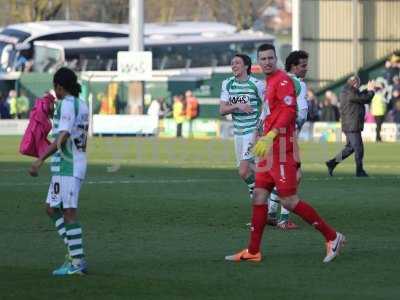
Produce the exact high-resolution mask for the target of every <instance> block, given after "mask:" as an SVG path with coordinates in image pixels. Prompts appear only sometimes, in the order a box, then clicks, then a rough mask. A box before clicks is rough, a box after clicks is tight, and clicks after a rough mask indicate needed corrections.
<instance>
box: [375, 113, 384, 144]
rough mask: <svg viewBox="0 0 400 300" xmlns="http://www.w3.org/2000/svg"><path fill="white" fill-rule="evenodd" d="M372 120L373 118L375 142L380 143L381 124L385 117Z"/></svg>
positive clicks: (376, 117)
mask: <svg viewBox="0 0 400 300" xmlns="http://www.w3.org/2000/svg"><path fill="white" fill-rule="evenodd" d="M374 118H375V123H376V141H377V142H380V141H382V138H381V128H382V123H383V120H384V119H385V116H374Z"/></svg>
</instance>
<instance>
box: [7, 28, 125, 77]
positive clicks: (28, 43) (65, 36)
mask: <svg viewBox="0 0 400 300" xmlns="http://www.w3.org/2000/svg"><path fill="white" fill-rule="evenodd" d="M93 36H97V37H108V38H109V37H127V36H129V28H128V26H127V25H120V24H108V23H95V22H81V21H42V22H31V23H20V24H13V25H9V26H7V27H4V28H3V29H2V30H1V32H0V72H3V73H4V72H11V71H15V64H16V63H17V58H18V54H19V53H22V54H23V56H24V58H25V59H27V60H29V59H31V58H32V57H33V43H34V42H35V41H40V40H73V39H75V40H76V39H79V38H81V37H93Z"/></svg>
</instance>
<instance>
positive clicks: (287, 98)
mask: <svg viewBox="0 0 400 300" xmlns="http://www.w3.org/2000/svg"><path fill="white" fill-rule="evenodd" d="M283 102H285V104H286V105H292V104H293V97H292V96H285V98H283Z"/></svg>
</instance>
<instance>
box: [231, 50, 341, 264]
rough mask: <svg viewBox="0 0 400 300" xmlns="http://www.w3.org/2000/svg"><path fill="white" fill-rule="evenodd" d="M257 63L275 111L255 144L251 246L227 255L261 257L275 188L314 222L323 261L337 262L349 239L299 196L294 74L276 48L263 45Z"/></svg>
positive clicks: (288, 206)
mask: <svg viewBox="0 0 400 300" xmlns="http://www.w3.org/2000/svg"><path fill="white" fill-rule="evenodd" d="M257 56H258V63H259V64H260V66H261V68H262V70H263V72H264V73H265V75H266V94H265V101H266V102H267V104H268V105H269V109H270V115H269V116H268V117H267V118H266V120H265V121H264V136H262V137H261V138H260V139H259V140H258V141H257V143H256V145H255V146H254V148H253V152H254V154H255V155H256V156H257V157H258V158H259V162H258V164H257V169H256V180H255V190H254V198H253V212H252V220H251V232H250V241H249V245H248V248H247V249H244V250H242V251H240V252H238V253H236V254H233V255H229V256H226V257H225V259H226V260H229V261H261V259H262V255H261V251H260V244H261V239H262V234H263V232H264V228H265V225H266V223H267V215H268V205H267V204H266V202H265V199H268V196H269V194H270V193H271V191H272V189H273V188H274V187H276V189H277V192H278V196H279V198H280V199H281V205H283V206H284V207H285V208H286V209H288V210H290V211H292V212H293V213H295V214H297V215H298V216H300V217H301V218H302V219H303V220H304V221H306V222H307V223H309V224H310V225H312V226H314V228H315V229H317V230H318V231H319V232H321V234H322V235H323V236H324V238H325V241H326V256H325V258H324V259H323V262H324V263H327V262H330V261H332V260H333V259H334V258H335V257H336V256H337V255H338V254H339V251H340V249H341V247H342V246H343V244H344V242H345V236H344V235H343V234H341V233H339V232H336V230H335V229H333V228H332V227H331V226H330V225H329V224H327V223H326V222H325V220H324V219H322V218H321V217H320V216H319V215H318V213H317V212H316V211H315V209H314V208H313V207H312V206H311V205H310V204H308V203H307V202H305V201H304V200H301V199H300V198H299V196H298V195H297V185H298V180H297V179H298V178H297V175H298V171H299V168H300V161H299V156H298V149H296V148H297V147H296V145H297V143H296V141H295V139H296V92H295V88H294V84H293V82H292V80H291V78H290V77H289V76H288V75H287V74H286V73H285V72H284V71H283V70H280V69H278V68H277V57H276V52H275V47H274V46H273V45H271V44H263V45H261V46H260V47H259V48H258V50H257Z"/></svg>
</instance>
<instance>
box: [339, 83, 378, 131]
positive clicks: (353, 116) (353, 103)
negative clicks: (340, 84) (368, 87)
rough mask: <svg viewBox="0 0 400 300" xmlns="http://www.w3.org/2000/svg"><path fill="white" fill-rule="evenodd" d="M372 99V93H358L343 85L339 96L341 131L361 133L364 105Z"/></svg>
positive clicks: (356, 90)
mask: <svg viewBox="0 0 400 300" xmlns="http://www.w3.org/2000/svg"><path fill="white" fill-rule="evenodd" d="M373 97H374V92H370V91H363V92H360V91H359V90H358V89H355V88H353V87H351V86H349V85H345V87H344V88H343V90H342V91H341V93H340V95H339V99H340V116H341V122H342V131H344V132H351V131H363V129H364V117H365V104H369V103H371V100H372V98H373Z"/></svg>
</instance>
